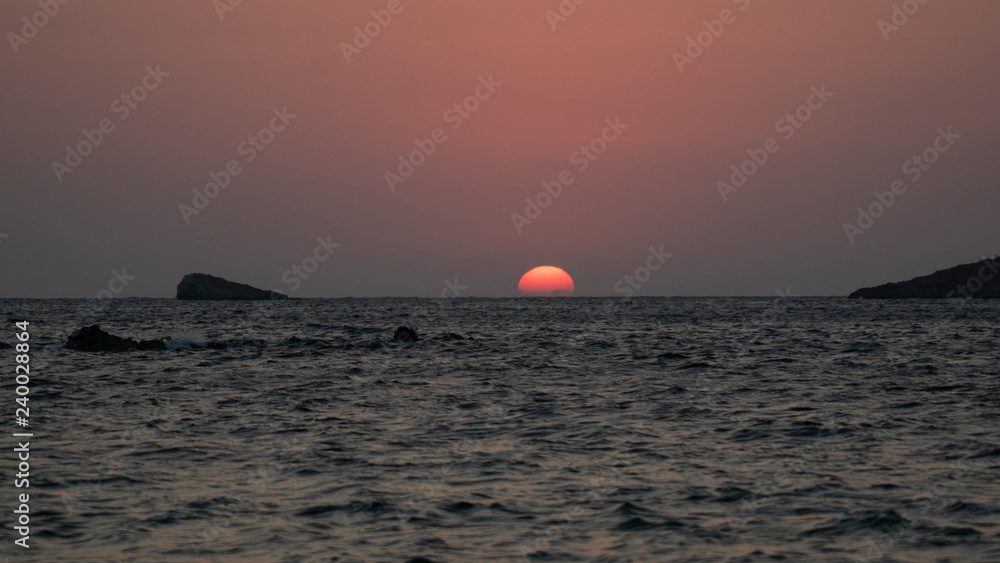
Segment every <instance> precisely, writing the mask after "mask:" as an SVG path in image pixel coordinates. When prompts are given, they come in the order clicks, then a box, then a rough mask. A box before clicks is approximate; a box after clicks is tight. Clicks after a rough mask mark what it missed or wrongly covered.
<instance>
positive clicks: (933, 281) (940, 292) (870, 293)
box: [850, 256, 1000, 299]
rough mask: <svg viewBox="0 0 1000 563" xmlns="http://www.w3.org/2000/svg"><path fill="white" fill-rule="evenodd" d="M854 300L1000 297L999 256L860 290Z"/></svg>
mask: <svg viewBox="0 0 1000 563" xmlns="http://www.w3.org/2000/svg"><path fill="white" fill-rule="evenodd" d="M850 297H851V299H950V298H953V297H954V298H959V299H967V298H977V299H991V298H992V299H996V298H1000V260H998V259H997V257H996V256H994V257H993V258H987V259H985V260H982V261H980V262H976V263H974V264H965V265H963V266H955V267H954V268H949V269H947V270H941V271H938V272H934V273H933V274H931V275H929V276H922V277H919V278H913V279H912V280H910V281H905V282H896V283H887V284H885V285H880V286H877V287H866V288H864V289H859V290H857V291H855V292H854V293H852V294H851V295H850Z"/></svg>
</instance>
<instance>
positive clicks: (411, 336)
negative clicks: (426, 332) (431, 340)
mask: <svg viewBox="0 0 1000 563" xmlns="http://www.w3.org/2000/svg"><path fill="white" fill-rule="evenodd" d="M418 340H420V337H419V336H417V331H415V330H413V329H412V328H410V327H406V326H401V327H399V328H397V329H396V333H395V334H393V335H392V341H393V342H416V341H418Z"/></svg>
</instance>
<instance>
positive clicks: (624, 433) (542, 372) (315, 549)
mask: <svg viewBox="0 0 1000 563" xmlns="http://www.w3.org/2000/svg"><path fill="white" fill-rule="evenodd" d="M0 314H2V316H3V318H4V319H6V321H7V322H8V324H7V328H6V329H5V332H4V333H2V336H0V340H3V341H6V342H9V343H14V342H15V340H14V336H13V335H14V326H13V323H14V321H19V320H27V321H29V322H30V323H31V324H30V334H31V340H30V342H31V344H32V348H31V366H32V381H31V387H32V390H31V395H30V398H31V401H30V406H31V417H30V421H31V422H30V428H29V430H30V431H32V432H34V433H35V438H33V439H32V440H31V488H30V494H31V510H32V512H31V525H32V532H31V546H32V547H31V549H30V551H29V550H24V549H22V548H19V547H15V546H13V544H12V541H13V537H14V536H13V532H12V530H11V526H12V525H13V516H12V510H13V509H14V508H15V503H14V495H15V492H24V490H23V489H21V490H18V489H15V488H14V487H13V473H14V455H13V452H12V451H11V448H12V447H14V443H13V438H10V437H8V438H7V439H6V440H7V441H6V445H4V446H3V449H4V450H5V451H7V452H8V453H7V454H5V455H3V456H0V468H2V471H3V483H4V486H3V488H2V492H0V499H2V502H3V505H2V506H0V508H2V510H3V513H4V514H6V515H7V516H6V517H4V520H3V525H4V528H5V529H6V530H7V532H6V534H5V536H4V537H5V538H6V539H5V542H4V543H5V545H4V548H3V552H2V553H3V554H4V555H6V556H8V557H9V558H10V561H22V560H24V561H53V562H55V561H72V562H78V561H80V562H90V561H95V562H96V561H101V562H104V561H109V562H114V561H142V562H146V561H154V562H158V561H287V562H293V561H338V562H348V561H350V562H353V561H387V562H392V561H394V562H400V563H402V562H405V561H410V560H411V559H412V560H413V561H424V559H414V558H418V557H423V558H426V560H429V561H435V562H464V561H535V560H537V561H608V562H610V561H689V562H695V561H731V562H758V561H760V562H763V561H776V560H777V561H859V560H860V561H954V562H966V561H983V562H985V561H994V562H995V561H1000V479H998V476H1000V471H998V470H1000V436H998V413H1000V347H998V344H997V342H998V339H1000V303H998V302H982V301H949V302H943V301H923V302H921V301H907V302H858V301H848V300H846V299H813V298H779V297H775V298H773V299H768V298H760V299H635V300H631V301H624V300H618V299H586V298H567V299H449V300H421V299H342V300H334V299H331V300H294V301H287V302H258V303H228V302H221V303H220V302H215V303H193V302H177V301H174V300H158V299H129V300H115V301H98V302H95V301H92V300H91V301H84V300H41V301H38V300H9V299H8V300H0ZM94 320H99V322H100V324H101V325H102V328H104V329H105V330H108V331H109V332H111V333H113V334H118V335H122V336H131V337H135V338H159V337H165V336H171V337H172V338H173V340H171V341H170V343H169V345H170V347H171V348H172V349H171V350H167V351H159V352H130V353H118V354H91V353H82V352H75V351H71V350H65V349H63V348H62V345H63V343H64V342H65V339H66V337H67V335H68V334H69V333H70V332H71V331H72V330H73V329H75V328H78V327H79V326H81V324H83V323H84V322H92V321H94ZM399 325H408V326H413V327H414V328H416V329H417V331H418V332H419V333H420V334H421V336H422V337H423V338H424V340H422V341H420V342H418V343H415V344H396V343H393V342H392V341H391V340H392V333H393V330H394V329H395V328H396V327H397V326H399ZM449 332H452V333H458V334H461V335H464V336H466V337H471V338H469V339H467V340H462V341H449V340H432V338H433V337H436V336H440V335H442V334H445V333H449ZM0 357H2V358H6V360H4V361H6V363H7V364H8V365H9V367H10V368H11V369H10V370H9V371H10V372H13V366H14V352H13V351H12V350H2V351H0ZM3 389H4V393H5V398H4V399H3V400H4V402H5V404H6V405H7V406H5V407H4V411H3V412H5V413H6V414H7V416H8V417H9V419H5V422H4V426H3V428H4V429H5V430H7V431H9V432H13V431H17V430H19V429H18V428H17V427H16V426H15V425H14V421H13V418H14V412H13V411H14V407H15V405H14V403H13V399H14V397H15V395H14V383H13V381H12V377H10V376H9V377H8V378H6V379H5V383H4V387H3ZM7 435H8V436H9V433H8V434H7Z"/></svg>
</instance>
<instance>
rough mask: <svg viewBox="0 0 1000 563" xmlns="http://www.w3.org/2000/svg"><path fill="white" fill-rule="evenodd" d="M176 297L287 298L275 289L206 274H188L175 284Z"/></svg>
mask: <svg viewBox="0 0 1000 563" xmlns="http://www.w3.org/2000/svg"><path fill="white" fill-rule="evenodd" d="M177 299H187V300H197V301H200V300H218V301H264V300H270V299H288V296H287V295H283V294H281V293H278V292H276V291H268V290H266V289H257V288H256V287H252V286H249V285H246V284H244V283H236V282H231V281H229V280H226V279H223V278H220V277H217V276H210V275H208V274H188V275H186V276H184V279H182V280H181V283H179V284H178V285H177Z"/></svg>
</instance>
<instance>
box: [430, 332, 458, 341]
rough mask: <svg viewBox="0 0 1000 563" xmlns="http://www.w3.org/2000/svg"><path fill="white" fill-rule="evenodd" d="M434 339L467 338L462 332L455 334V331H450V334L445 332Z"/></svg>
mask: <svg viewBox="0 0 1000 563" xmlns="http://www.w3.org/2000/svg"><path fill="white" fill-rule="evenodd" d="M434 340H465V337H464V336H462V335H461V334H455V333H454V332H449V333H448V334H443V335H441V336H438V337H436V338H435V339H434Z"/></svg>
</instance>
